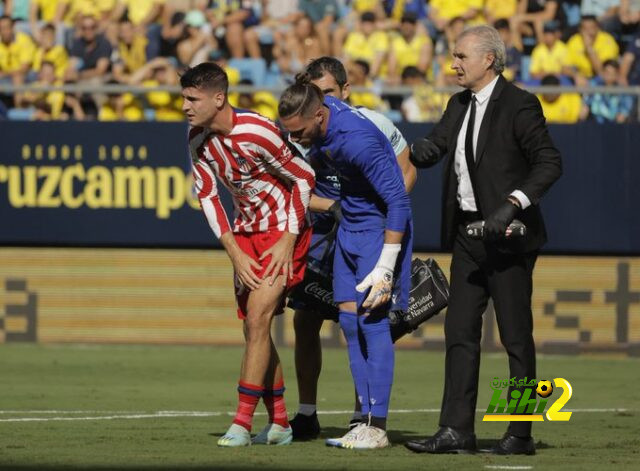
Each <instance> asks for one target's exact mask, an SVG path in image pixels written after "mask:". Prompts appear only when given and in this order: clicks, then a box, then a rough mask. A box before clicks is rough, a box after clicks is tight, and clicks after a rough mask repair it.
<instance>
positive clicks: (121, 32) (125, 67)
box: [113, 17, 148, 83]
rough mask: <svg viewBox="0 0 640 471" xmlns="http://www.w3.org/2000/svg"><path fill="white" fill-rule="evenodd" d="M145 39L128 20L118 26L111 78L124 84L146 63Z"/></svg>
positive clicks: (123, 20) (124, 19)
mask: <svg viewBox="0 0 640 471" xmlns="http://www.w3.org/2000/svg"><path fill="white" fill-rule="evenodd" d="M147 42H148V41H147V38H146V36H144V35H143V34H140V32H139V31H137V30H136V29H135V26H134V25H133V23H132V22H131V20H129V19H128V18H126V17H125V18H123V19H122V20H120V23H119V25H118V46H117V49H116V57H115V59H113V63H114V64H113V77H114V78H115V79H116V80H117V81H118V82H121V83H126V82H127V81H128V80H129V77H130V76H131V74H132V73H134V72H135V71H136V70H138V69H139V68H140V67H142V66H143V65H145V64H146V63H147V49H146V48H147Z"/></svg>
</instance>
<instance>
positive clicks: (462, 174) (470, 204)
mask: <svg viewBox="0 0 640 471" xmlns="http://www.w3.org/2000/svg"><path fill="white" fill-rule="evenodd" d="M497 82H498V77H496V78H494V79H493V80H492V81H491V82H489V83H488V84H487V85H485V87H484V88H483V89H482V90H480V91H479V92H478V93H472V97H475V99H476V116H475V122H474V123H473V155H474V157H476V158H477V157H478V156H477V155H476V149H477V146H478V135H479V134H480V125H481V124H482V118H483V117H484V112H485V111H486V110H487V105H488V104H489V98H490V97H491V93H492V92H493V89H494V88H495V86H496V83H497ZM470 112H471V107H469V108H467V111H466V113H465V115H464V121H463V122H462V127H461V128H460V133H459V134H458V140H457V143H456V153H455V165H454V168H455V171H456V176H457V177H458V204H459V205H460V208H461V209H462V210H463V211H477V210H478V206H477V205H476V200H475V198H474V196H473V187H472V186H471V177H470V176H469V169H468V167H467V159H466V156H465V147H464V141H465V140H466V136H467V125H468V124H469V113H470ZM511 196H513V197H515V198H516V199H517V200H518V201H519V202H520V205H521V207H522V209H525V208H526V207H528V206H530V205H531V201H529V198H527V195H525V194H524V193H523V192H522V191H520V190H514V191H513V192H511ZM486 216H488V215H485V217H486Z"/></svg>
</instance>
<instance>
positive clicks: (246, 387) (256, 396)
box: [233, 380, 264, 432]
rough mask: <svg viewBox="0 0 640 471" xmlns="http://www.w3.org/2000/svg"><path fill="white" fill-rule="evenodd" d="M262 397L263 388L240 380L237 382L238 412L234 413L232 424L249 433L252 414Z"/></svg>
mask: <svg viewBox="0 0 640 471" xmlns="http://www.w3.org/2000/svg"><path fill="white" fill-rule="evenodd" d="M263 395H264V388H263V387H262V386H257V385H255V384H249V383H245V382H244V381H242V380H240V381H239V382H238V410H237V411H236V416H235V418H234V419H233V423H234V424H238V425H240V426H242V427H244V428H246V429H247V430H248V431H249V432H251V423H252V422H253V414H254V412H255V410H256V407H257V406H258V403H259V402H260V398H261V397H262V396H263Z"/></svg>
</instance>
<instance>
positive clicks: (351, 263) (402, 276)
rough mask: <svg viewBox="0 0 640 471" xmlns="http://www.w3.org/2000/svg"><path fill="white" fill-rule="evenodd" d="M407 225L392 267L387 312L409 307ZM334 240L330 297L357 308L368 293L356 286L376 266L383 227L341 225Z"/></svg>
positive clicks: (410, 237)
mask: <svg viewBox="0 0 640 471" xmlns="http://www.w3.org/2000/svg"><path fill="white" fill-rule="evenodd" d="M407 227H408V229H407V231H405V233H404V238H403V239H402V250H401V251H400V254H399V255H398V259H397V261H396V267H395V270H394V276H393V290H392V293H391V306H389V307H387V309H388V310H389V311H405V310H407V308H408V306H409V304H408V303H409V287H410V282H411V253H412V251H411V247H412V245H413V230H412V225H411V223H409V224H408V225H407ZM336 239H337V243H336V254H335V257H334V260H333V299H334V301H335V302H336V303H344V302H349V301H355V302H356V304H357V306H358V308H360V306H362V303H363V302H364V300H365V299H366V297H367V296H368V295H369V293H368V292H367V291H365V292H364V293H359V292H358V291H356V286H357V285H358V283H360V282H361V281H362V280H363V279H364V278H365V277H366V276H367V275H368V274H369V273H370V272H371V270H373V269H374V267H375V266H376V262H377V261H378V257H379V256H380V252H381V251H382V246H383V245H384V230H368V231H348V230H346V229H343V228H342V227H340V228H339V229H338V236H337V238H336Z"/></svg>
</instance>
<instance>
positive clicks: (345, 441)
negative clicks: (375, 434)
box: [325, 422, 367, 448]
mask: <svg viewBox="0 0 640 471" xmlns="http://www.w3.org/2000/svg"><path fill="white" fill-rule="evenodd" d="M366 428H367V424H366V423H362V422H361V423H359V424H358V425H356V426H355V427H353V428H352V429H351V430H349V431H348V432H347V433H346V434H344V435H343V436H342V437H340V438H327V440H326V442H325V443H326V444H327V446H335V447H338V448H352V447H351V446H349V445H350V444H351V443H353V442H354V441H355V440H356V439H357V437H358V434H359V433H360V432H361V431H362V430H364V429H366Z"/></svg>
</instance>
